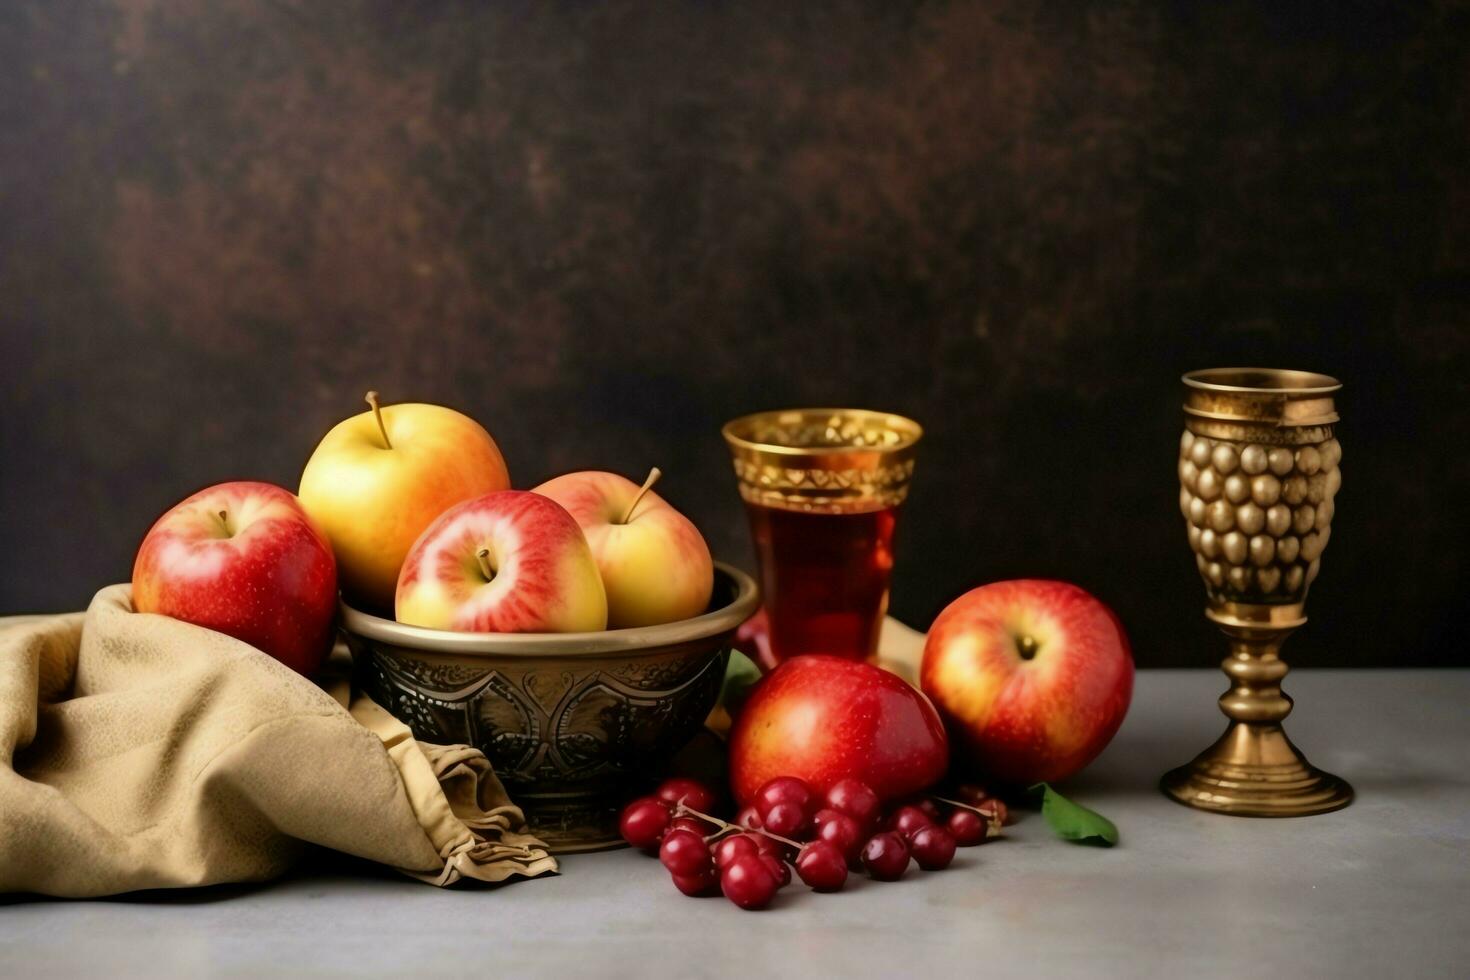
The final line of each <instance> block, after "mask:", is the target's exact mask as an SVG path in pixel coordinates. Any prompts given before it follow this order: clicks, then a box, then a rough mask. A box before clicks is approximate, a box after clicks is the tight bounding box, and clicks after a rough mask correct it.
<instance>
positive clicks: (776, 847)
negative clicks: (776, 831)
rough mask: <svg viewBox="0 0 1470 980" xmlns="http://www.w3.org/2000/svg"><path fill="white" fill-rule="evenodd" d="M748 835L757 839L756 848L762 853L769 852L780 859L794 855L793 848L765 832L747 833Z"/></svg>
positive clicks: (783, 859) (754, 839)
mask: <svg viewBox="0 0 1470 980" xmlns="http://www.w3.org/2000/svg"><path fill="white" fill-rule="evenodd" d="M746 836H748V837H749V838H750V839H751V840H753V841H755V846H756V848H757V849H758V850H759V851H760V852H761V853H762V854H769V855H770V856H771V857H773V858H775V859H776V860H778V861H785V860H786V859H787V858H788V857H791V856H792V855H791V848H789V847H787V846H786V845H785V844H783V843H781V842H780V841H778V840H776V838H774V837H767V836H766V835H765V834H747V835H746Z"/></svg>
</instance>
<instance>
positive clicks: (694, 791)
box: [656, 777, 716, 813]
mask: <svg viewBox="0 0 1470 980" xmlns="http://www.w3.org/2000/svg"><path fill="white" fill-rule="evenodd" d="M656 795H657V796H658V798H659V799H661V800H663V801H664V802H665V803H667V804H669V805H670V806H675V805H677V804H679V803H682V804H684V805H685V806H687V807H689V808H690V809H691V810H699V811H700V812H702V813H709V812H711V811H712V810H714V808H715V802H716V800H715V794H714V791H713V790H711V789H710V788H709V787H708V786H706V785H704V783H701V782H700V781H699V780H697V779H685V778H683V777H675V778H674V779H665V780H664V781H663V782H662V783H660V784H659V787H658V793H657V794H656Z"/></svg>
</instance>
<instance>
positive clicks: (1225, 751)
mask: <svg viewBox="0 0 1470 980" xmlns="http://www.w3.org/2000/svg"><path fill="white" fill-rule="evenodd" d="M1159 788H1160V789H1162V790H1163V791H1164V793H1165V795H1167V796H1169V797H1170V798H1171V799H1173V800H1174V801H1175V802H1178V803H1183V804H1184V805H1185V806H1192V807H1194V808H1195V809H1197V810H1209V811H1211V812H1213V813H1228V814H1231V815H1233V816H1237V817H1305V816H1310V815H1312V814H1315V813H1328V812H1330V811H1332V810H1340V809H1342V808H1343V807H1345V806H1347V805H1348V804H1349V803H1351V802H1352V801H1353V788H1352V787H1351V786H1349V785H1348V784H1347V782H1346V781H1345V780H1343V779H1340V778H1339V777H1337V776H1334V775H1332V774H1331V773H1326V772H1323V771H1322V770H1320V769H1318V768H1316V767H1315V766H1313V765H1312V764H1311V763H1309V762H1308V761H1307V760H1306V757H1305V756H1303V755H1302V753H1301V750H1300V749H1298V748H1297V747H1296V746H1295V745H1293V744H1291V739H1289V738H1287V737H1286V732H1284V731H1283V730H1282V728H1281V726H1280V725H1276V724H1252V723H1249V722H1232V723H1231V725H1230V727H1229V728H1227V729H1226V730H1225V734H1224V735H1222V736H1220V740H1219V741H1217V742H1216V743H1215V744H1214V745H1212V746H1210V747H1209V748H1208V749H1206V750H1205V751H1204V752H1201V753H1200V754H1199V755H1198V756H1197V757H1196V758H1195V760H1194V761H1193V762H1191V763H1189V764H1188V765H1186V766H1180V767H1179V768H1178V769H1173V770H1170V771H1169V772H1167V773H1165V774H1164V777H1163V779H1161V780H1160V781H1159Z"/></svg>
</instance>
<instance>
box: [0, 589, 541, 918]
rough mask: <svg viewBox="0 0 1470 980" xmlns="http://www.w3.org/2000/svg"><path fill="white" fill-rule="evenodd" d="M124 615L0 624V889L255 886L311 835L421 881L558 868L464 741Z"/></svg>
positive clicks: (202, 632) (105, 600) (223, 640)
mask: <svg viewBox="0 0 1470 980" xmlns="http://www.w3.org/2000/svg"><path fill="white" fill-rule="evenodd" d="M328 687H329V690H330V693H329V691H327V690H323V689H322V688H320V687H318V686H316V685H315V684H313V683H311V682H310V681H307V680H305V679H304V678H302V677H301V676H300V675H298V674H296V673H295V672H293V671H291V670H290V669H288V668H286V667H284V666H282V665H281V664H279V663H277V662H276V661H275V660H273V659H271V658H270V657H268V656H266V655H265V654H263V653H261V652H260V651H259V650H256V649H255V648H254V647H251V646H249V645H247V644H245V643H241V642H240V641H238V640H235V639H232V638H230V637H228V636H225V635H223V634H221V633H216V632H213V631H212V630H207V629H202V628H200V627H197V626H191V625H190V624H188V623H183V622H180V621H178V620H174V619H169V618H166V617H163V616H155V615H144V614H140V613H135V612H133V611H132V605H131V600H130V593H129V589H128V587H127V586H126V585H115V586H111V587H109V588H106V589H103V590H102V591H101V592H99V593H97V595H96V597H95V598H94V599H93V600H92V605H91V607H90V608H89V609H88V610H87V612H86V613H85V614H83V613H73V614H68V615H63V616H44V617H15V618H11V619H8V620H4V619H0V893H4V892H16V891H25V892H38V893H42V894H47V895H61V896H73V897H83V896H96V895H110V894H116V893H118V892H126V891H133V890H136V889H141V888H177V887H185V886H190V885H207V884H215V883H219V882H233V881H257V880H261V879H265V878H270V877H272V876H274V875H278V874H280V873H281V872H283V871H284V870H286V868H287V867H288V866H289V865H290V864H291V863H292V861H293V860H294V859H295V858H296V857H297V856H298V855H299V854H300V853H301V852H302V851H303V850H304V849H305V846H306V844H319V845H322V846H324V847H330V848H333V849H335V850H338V851H344V852H346V853H348V854H353V855H356V856H358V857H363V858H367V859H369V860H372V861H377V862H379V863H381V864H385V865H389V866H391V867H395V868H398V869H400V870H401V871H403V872H405V873H407V874H410V875H412V876H414V877H416V878H419V879H421V880H423V881H427V882H429V883H431V884H435V885H448V884H452V883H454V882H456V881H458V880H460V879H462V878H473V879H478V880H480V881H488V882H496V881H503V880H505V879H507V878H509V877H511V876H513V875H520V876H525V877H532V876H535V875H539V874H543V873H546V872H549V871H555V870H556V860H555V859H554V858H553V857H551V856H550V855H549V854H548V853H547V851H546V848H545V846H544V845H542V843H541V842H540V841H539V840H537V839H536V838H535V837H532V836H531V835H529V834H527V833H525V832H524V819H523V817H522V815H521V811H520V810H519V809H517V808H516V807H515V806H513V805H512V804H511V802H510V800H509V799H508V798H507V796H506V794H505V790H504V788H503V787H502V786H501V784H500V781H499V780H498V779H497V778H496V777H495V774H494V773H493V772H492V771H491V769H490V764H489V762H488V761H487V760H486V758H485V757H484V755H483V754H481V753H480V752H479V750H477V749H472V748H469V747H466V746H462V745H460V746H440V745H429V744H427V743H422V742H418V741H415V740H414V738H413V736H412V735H411V734H410V732H409V730H408V728H407V727H405V726H404V725H403V724H402V723H401V722H399V721H397V720H396V719H395V718H393V717H392V716H391V715H389V714H388V713H387V712H386V711H384V710H383V709H382V708H380V707H378V705H376V704H374V703H373V702H372V701H371V700H369V699H368V698H366V697H362V696H358V697H356V698H351V699H350V701H349V698H350V692H349V688H348V684H347V681H346V678H345V677H344V676H337V677H334V678H332V679H331V680H330V681H329V682H328Z"/></svg>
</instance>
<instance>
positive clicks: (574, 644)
mask: <svg viewBox="0 0 1470 980" xmlns="http://www.w3.org/2000/svg"><path fill="white" fill-rule="evenodd" d="M759 603H760V597H759V593H758V590H757V589H756V585H755V582H754V581H753V580H752V579H751V578H750V576H748V575H746V574H745V573H744V572H742V571H740V570H738V569H736V568H732V567H731V566H729V565H726V564H724V563H723V562H716V563H715V587H714V593H713V595H712V596H711V598H710V606H709V610H708V611H707V612H705V613H704V615H702V616H695V617H694V618H692V619H683V620H679V621H678V622H675V623H665V624H662V625H659V626H641V627H638V628H635V629H620V630H603V631H601V632H598V633H455V632H449V631H446V630H431V629H424V628H422V627H417V626H405V625H403V624H401V623H395V622H393V621H392V620H390V619H383V618H382V617H379V616H374V615H371V614H369V613H366V612H363V611H362V610H360V609H354V608H353V607H351V606H349V605H347V604H346V603H343V605H342V625H343V630H344V632H345V633H346V635H347V643H348V646H349V647H350V648H351V649H352V659H353V669H354V672H355V674H356V677H357V683H358V685H359V686H360V687H361V688H362V689H363V690H364V691H366V692H367V693H368V695H369V696H371V697H372V698H373V700H374V701H377V702H378V703H379V704H380V705H382V706H383V707H384V708H386V709H387V710H388V711H390V712H392V713H393V715H394V716H396V717H397V718H399V719H401V720H402V721H403V722H404V723H405V724H407V725H408V726H409V728H411V729H412V730H413V733H414V737H416V738H418V739H421V740H423V741H426V742H437V743H441V744H453V743H464V744H468V745H474V746H477V747H478V748H479V749H481V750H482V751H483V752H484V753H485V755H486V756H488V757H489V759H490V761H491V763H492V764H493V765H494V766H495V771H496V773H497V774H498V775H499V776H500V778H501V780H502V781H503V782H504V783H505V786H506V789H507V790H508V791H509V792H510V795H511V798H512V799H513V800H515V802H516V803H517V804H518V805H519V806H520V807H521V808H522V809H523V810H524V811H525V813H526V819H527V820H528V821H530V823H531V827H532V829H533V830H534V831H535V832H536V833H537V834H538V835H539V836H540V837H541V839H542V840H544V841H546V843H547V844H548V845H549V846H550V847H551V848H552V849H553V850H556V851H561V852H568V851H588V850H597V849H599V848H604V847H615V846H617V845H618V844H619V843H620V838H619V836H618V829H617V816H618V814H617V810H618V806H619V804H620V803H621V802H622V799H623V796H624V795H625V794H626V793H627V790H628V788H629V785H630V783H631V782H632V781H635V780H637V779H638V777H640V776H642V775H644V774H647V773H650V772H653V771H656V769H657V767H658V766H659V765H660V764H661V763H663V762H664V761H666V760H667V759H668V758H669V757H670V756H672V755H673V754H674V753H676V752H678V751H679V750H680V749H681V748H683V747H684V746H685V744H687V743H688V741H689V740H690V739H691V738H692V737H693V736H694V735H695V733H697V732H698V731H699V729H700V726H701V725H702V724H703V722H704V719H705V717H706V716H707V715H708V714H709V712H710V709H711V708H713V707H714V704H715V700H716V698H717V697H718V696H719V692H720V683H721V681H722V680H723V679H724V674H725V662H726V660H727V659H728V658H729V652H730V640H731V638H732V637H733V636H734V634H735V629H736V627H738V626H739V625H740V624H741V623H742V622H744V621H745V620H746V619H748V618H749V617H750V616H751V614H752V613H754V612H755V610H756V607H757V606H758V605H759Z"/></svg>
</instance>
